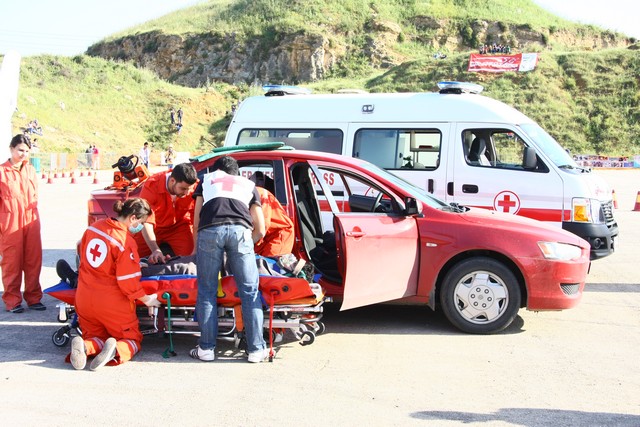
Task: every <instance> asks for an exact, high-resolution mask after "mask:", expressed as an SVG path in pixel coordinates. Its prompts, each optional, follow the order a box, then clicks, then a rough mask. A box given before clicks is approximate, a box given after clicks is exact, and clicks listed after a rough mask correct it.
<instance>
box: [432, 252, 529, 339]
mask: <svg viewBox="0 0 640 427" xmlns="http://www.w3.org/2000/svg"><path fill="white" fill-rule="evenodd" d="M521 299H522V293H521V291H520V286H519V284H518V280H517V279H516V277H515V275H514V274H513V272H511V270H509V269H508V268H507V267H506V266H505V265H504V264H503V263H501V262H499V261H496V260H494V259H492V258H487V257H476V258H469V259H466V260H464V261H461V262H459V263H458V264H456V265H455V266H454V267H453V268H452V269H451V270H449V272H448V273H447V275H446V276H445V278H444V281H443V282H442V289H441V291H440V304H441V306H442V310H443V311H444V314H445V316H446V317H447V319H449V321H450V322H451V323H452V324H453V325H454V326H455V327H456V328H458V329H460V330H462V331H464V332H468V333H472V334H491V333H495V332H499V331H501V330H503V329H504V328H506V327H507V326H509V325H510V324H511V322H513V320H514V319H515V317H516V315H517V313H518V310H519V309H520V302H521Z"/></svg>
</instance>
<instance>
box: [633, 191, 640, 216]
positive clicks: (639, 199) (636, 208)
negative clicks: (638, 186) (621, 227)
mask: <svg viewBox="0 0 640 427" xmlns="http://www.w3.org/2000/svg"><path fill="white" fill-rule="evenodd" d="M633 210H634V211H636V212H637V211H640V191H638V195H637V196H636V205H635V206H634V207H633Z"/></svg>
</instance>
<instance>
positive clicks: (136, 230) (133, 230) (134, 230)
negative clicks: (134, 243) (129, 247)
mask: <svg viewBox="0 0 640 427" xmlns="http://www.w3.org/2000/svg"><path fill="white" fill-rule="evenodd" d="M129 231H130V232H131V233H133V234H136V233H139V232H141V231H142V223H140V224H138V225H136V226H135V227H129Z"/></svg>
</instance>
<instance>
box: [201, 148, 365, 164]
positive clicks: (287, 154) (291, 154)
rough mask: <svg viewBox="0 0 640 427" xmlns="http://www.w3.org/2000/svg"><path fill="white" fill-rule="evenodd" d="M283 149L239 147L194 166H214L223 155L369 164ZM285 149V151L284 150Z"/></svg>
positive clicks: (214, 154) (209, 154) (351, 158)
mask: <svg viewBox="0 0 640 427" xmlns="http://www.w3.org/2000/svg"><path fill="white" fill-rule="evenodd" d="M282 145H283V147H282V148H278V149H272V150H254V149H251V148H248V149H246V148H245V149H242V148H243V147H249V145H247V146H242V145H241V146H237V149H236V150H221V151H219V152H211V153H207V154H206V155H203V156H199V157H196V158H194V159H193V163H194V165H196V169H197V168H198V167H197V163H202V164H205V163H206V164H212V163H213V162H214V161H215V159H216V158H217V157H220V156H223V155H229V156H231V157H233V158H235V159H236V160H238V161H242V160H262V159H264V160H278V159H292V160H301V161H302V160H313V161H329V162H333V163H337V164H342V165H348V166H355V167H358V168H366V165H367V164H368V162H366V161H364V160H361V159H355V158H353V157H347V156H343V155H340V154H333V153H325V152H321V151H308V150H295V149H292V148H291V147H288V146H284V144H282ZM283 148H284V149H283Z"/></svg>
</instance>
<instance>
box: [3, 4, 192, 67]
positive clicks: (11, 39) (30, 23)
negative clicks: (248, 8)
mask: <svg viewBox="0 0 640 427" xmlns="http://www.w3.org/2000/svg"><path fill="white" fill-rule="evenodd" d="M201 1H202V0H19V1H15V0H0V54H5V53H6V52H7V51H8V50H10V49H14V50H17V51H18V53H20V55H22V56H31V55H39V54H52V55H64V56H74V55H79V54H82V53H84V52H85V51H86V50H87V48H88V47H89V46H90V45H92V44H94V43H96V42H98V41H100V40H102V39H103V38H105V37H107V36H109V35H111V34H113V33H117V32H119V31H122V30H124V29H126V28H129V27H133V26H135V25H138V24H141V23H143V22H146V21H149V20H151V19H155V18H158V17H160V16H162V15H166V14H168V13H170V12H173V11H175V10H178V9H182V8H185V7H188V6H192V5H194V4H196V3H200V2H201Z"/></svg>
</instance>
